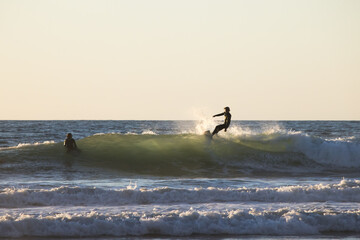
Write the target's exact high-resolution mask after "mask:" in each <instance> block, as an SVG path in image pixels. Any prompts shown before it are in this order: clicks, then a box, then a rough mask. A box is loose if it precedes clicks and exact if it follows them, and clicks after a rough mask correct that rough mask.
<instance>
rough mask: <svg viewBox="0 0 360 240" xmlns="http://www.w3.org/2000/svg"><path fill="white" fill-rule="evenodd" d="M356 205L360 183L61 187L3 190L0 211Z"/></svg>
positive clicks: (353, 181) (344, 181)
mask: <svg viewBox="0 0 360 240" xmlns="http://www.w3.org/2000/svg"><path fill="white" fill-rule="evenodd" d="M249 201H255V202H273V203H277V202H290V203H291V202H295V203H296V202H327V201H332V202H356V203H360V180H345V179H344V180H342V181H341V182H340V183H338V184H317V185H309V186H283V187H274V188H246V187H242V188H214V187H209V188H194V189H177V188H169V187H161V188H153V189H145V188H143V189H131V188H125V189H118V190H111V189H101V188H81V187H68V186H61V187H57V188H52V189H41V190H37V189H27V188H19V189H16V188H5V189H1V190H0V207H1V208H24V207H32V206H95V205H102V206H121V205H132V204H174V203H177V204H178V203H185V204H194V203H214V202H227V203H229V202H249Z"/></svg>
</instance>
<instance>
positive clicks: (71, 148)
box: [64, 133, 78, 152]
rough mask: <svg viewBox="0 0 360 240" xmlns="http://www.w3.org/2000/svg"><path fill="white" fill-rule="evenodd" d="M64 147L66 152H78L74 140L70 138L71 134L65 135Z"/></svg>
mask: <svg viewBox="0 0 360 240" xmlns="http://www.w3.org/2000/svg"><path fill="white" fill-rule="evenodd" d="M64 147H66V151H67V152H71V151H74V150H78V148H77V146H76V142H75V140H74V139H73V138H72V134H71V133H68V134H67V135H66V139H65V141H64Z"/></svg>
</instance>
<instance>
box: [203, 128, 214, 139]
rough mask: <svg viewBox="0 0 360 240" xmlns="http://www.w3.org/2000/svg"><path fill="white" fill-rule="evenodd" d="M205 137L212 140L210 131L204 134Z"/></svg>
mask: <svg viewBox="0 0 360 240" xmlns="http://www.w3.org/2000/svg"><path fill="white" fill-rule="evenodd" d="M204 136H205V137H208V138H212V134H211V133H210V131H209V130H207V131H205V132H204Z"/></svg>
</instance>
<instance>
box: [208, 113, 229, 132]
mask: <svg viewBox="0 0 360 240" xmlns="http://www.w3.org/2000/svg"><path fill="white" fill-rule="evenodd" d="M222 115H225V122H224V124H220V125H217V126H216V127H215V129H214V131H213V132H212V135H215V134H217V133H218V132H219V131H221V130H223V129H224V128H225V131H226V129H227V128H228V127H229V125H230V121H231V114H230V113H229V112H223V113H219V114H216V115H214V117H218V116H222Z"/></svg>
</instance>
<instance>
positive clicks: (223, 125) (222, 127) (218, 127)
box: [212, 124, 225, 135]
mask: <svg viewBox="0 0 360 240" xmlns="http://www.w3.org/2000/svg"><path fill="white" fill-rule="evenodd" d="M224 128H225V124H221V125H217V126H216V128H215V129H214V131H213V133H212V135H215V134H217V133H218V132H219V131H221V130H223V129H224Z"/></svg>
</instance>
